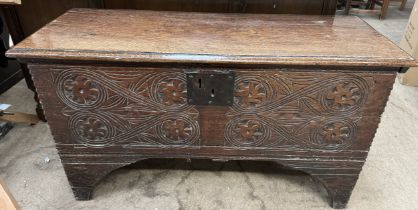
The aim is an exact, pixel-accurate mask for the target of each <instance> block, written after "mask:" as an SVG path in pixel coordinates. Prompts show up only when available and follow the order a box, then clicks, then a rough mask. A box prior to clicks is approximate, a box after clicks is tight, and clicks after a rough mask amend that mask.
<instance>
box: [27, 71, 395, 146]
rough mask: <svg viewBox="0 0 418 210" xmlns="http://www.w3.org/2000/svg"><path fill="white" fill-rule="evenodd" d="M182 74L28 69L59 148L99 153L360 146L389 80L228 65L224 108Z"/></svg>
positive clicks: (377, 113)
mask: <svg viewBox="0 0 418 210" xmlns="http://www.w3.org/2000/svg"><path fill="white" fill-rule="evenodd" d="M186 70H190V69H155V68H135V67H123V68H122V67H121V68H116V67H88V66H64V65H63V66H54V65H32V66H31V71H32V74H33V77H34V81H35V83H36V86H37V89H38V92H39V96H40V99H41V101H42V102H43V106H44V108H45V110H46V115H47V118H48V121H49V124H50V127H51V130H52V133H53V135H54V138H55V140H56V142H57V146H58V148H60V147H62V148H64V147H65V148H81V149H83V148H84V149H86V150H89V151H95V149H100V151H101V152H102V151H112V150H116V149H117V150H118V151H119V152H120V151H121V149H122V151H123V150H125V151H135V149H143V148H194V149H200V148H201V149H205V148H210V149H214V148H215V149H216V148H220V149H228V150H234V149H236V150H250V149H283V148H285V149H311V150H329V151H335V150H367V149H368V148H369V146H370V143H371V141H372V139H373V136H374V133H375V131H376V129H377V126H378V123H379V120H380V114H381V113H382V112H383V109H384V106H385V103H386V101H387V98H388V95H389V93H390V90H391V88H392V84H393V81H394V76H395V75H394V73H387V72H386V73H383V72H382V73H376V72H374V73H370V72H358V71H357V72H355V71H352V72H347V71H341V72H340V71H326V72H325V71H315V72H309V71H295V70H292V71H289V70H283V71H280V70H263V71H262V70H251V71H249V70H248V71H246V70H237V71H236V79H235V83H234V89H235V90H234V103H233V106H195V105H189V104H187V87H186V73H185V71H186ZM193 70H196V69H193ZM197 70H198V69H197ZM97 151H98V150H96V152H97Z"/></svg>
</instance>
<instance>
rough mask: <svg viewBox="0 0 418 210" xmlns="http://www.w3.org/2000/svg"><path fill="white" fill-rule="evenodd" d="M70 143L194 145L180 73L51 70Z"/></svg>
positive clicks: (194, 124)
mask: <svg viewBox="0 0 418 210" xmlns="http://www.w3.org/2000/svg"><path fill="white" fill-rule="evenodd" d="M52 72H53V78H54V83H55V85H56V86H57V88H56V90H57V95H58V97H59V98H60V100H61V101H62V102H63V103H64V104H65V108H64V109H63V111H62V113H63V114H64V115H65V116H67V117H69V120H68V127H69V128H70V130H71V132H72V136H73V139H74V140H75V141H76V142H78V143H79V144H81V145H83V146H87V147H107V146H112V145H119V146H127V147H135V146H156V145H160V146H162V145H171V146H188V145H199V144H200V128H199V123H198V118H199V113H198V111H197V110H196V109H195V107H194V106H190V105H188V104H187V103H186V95H187V94H186V75H185V74H184V73H182V72H176V73H169V72H151V71H141V72H140V73H138V72H136V71H124V72H120V71H112V70H106V71H102V70H97V71H94V72H93V71H90V70H88V69H83V68H64V69H53V70H52Z"/></svg>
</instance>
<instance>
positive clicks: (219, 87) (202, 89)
mask: <svg viewBox="0 0 418 210" xmlns="http://www.w3.org/2000/svg"><path fill="white" fill-rule="evenodd" d="M186 75H187V101H188V103H189V104H192V105H213V106H232V104H233V101H234V82H235V74H234V72H233V71H193V72H186Z"/></svg>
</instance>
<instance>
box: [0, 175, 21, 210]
mask: <svg viewBox="0 0 418 210" xmlns="http://www.w3.org/2000/svg"><path fill="white" fill-rule="evenodd" d="M0 209H1V210H19V209H20V207H19V205H18V204H17V202H16V200H15V199H14V197H13V196H12V194H11V193H10V192H9V189H8V188H7V186H6V183H5V182H4V181H3V179H2V178H1V177H0Z"/></svg>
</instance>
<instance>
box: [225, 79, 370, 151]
mask: <svg viewBox="0 0 418 210" xmlns="http://www.w3.org/2000/svg"><path fill="white" fill-rule="evenodd" d="M371 85H372V82H368V80H367V78H363V77H361V76H357V75H352V74H346V75H341V74H339V75H338V76H337V75H335V76H333V75H332V74H331V76H330V74H320V73H318V74H317V73H315V74H313V73H300V72H299V73H298V72H294V73H273V72H272V73H270V74H269V73H265V72H264V73H263V74H256V73H248V72H241V73H238V74H237V78H236V85H235V98H234V105H233V106H232V107H231V108H230V110H229V111H228V112H227V114H226V115H227V118H228V119H229V121H228V122H227V124H226V127H225V146H235V147H272V148H274V147H280V146H286V145H287V146H288V145H299V146H301V147H303V148H314V149H330V150H338V149H344V148H347V147H349V146H350V145H352V143H353V141H354V140H355V139H356V135H357V132H358V131H357V122H358V121H359V120H360V119H361V117H362V113H361V111H360V109H361V108H362V107H363V105H364V104H365V103H366V101H367V99H368V96H369V94H370V89H371Z"/></svg>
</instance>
